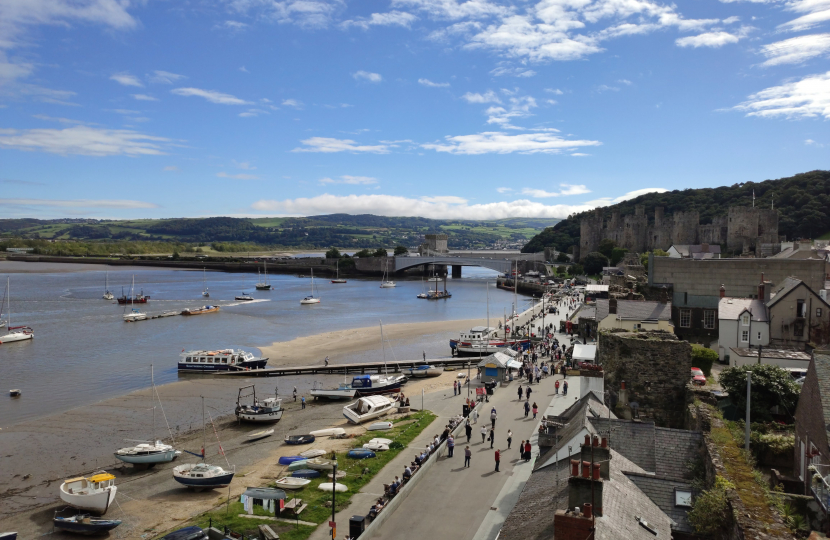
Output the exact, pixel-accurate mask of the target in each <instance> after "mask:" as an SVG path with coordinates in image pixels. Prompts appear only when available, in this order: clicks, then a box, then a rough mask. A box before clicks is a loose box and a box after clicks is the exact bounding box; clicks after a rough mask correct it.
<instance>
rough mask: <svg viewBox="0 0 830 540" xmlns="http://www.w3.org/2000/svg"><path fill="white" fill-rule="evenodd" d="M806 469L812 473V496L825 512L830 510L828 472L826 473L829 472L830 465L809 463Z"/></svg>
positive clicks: (829, 477)
mask: <svg viewBox="0 0 830 540" xmlns="http://www.w3.org/2000/svg"><path fill="white" fill-rule="evenodd" d="M820 469H824V474H822V473H821V472H820ZM808 471H809V474H812V475H813V480H812V483H811V490H812V491H813V496H814V497H815V498H816V500H817V501H818V503H819V504H820V505H821V507H822V509H824V512H825V513H826V512H828V510H830V474H828V473H830V466H828V465H821V464H815V465H810V466H809V467H808Z"/></svg>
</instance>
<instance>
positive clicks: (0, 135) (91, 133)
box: [0, 126, 170, 156]
mask: <svg viewBox="0 0 830 540" xmlns="http://www.w3.org/2000/svg"><path fill="white" fill-rule="evenodd" d="M169 142H170V139H166V138H164V137H155V136H152V135H145V134H143V133H139V132H137V131H132V130H128V129H99V128H94V127H89V126H75V127H70V128H65V129H28V130H16V129H2V128H0V148H13V149H17V150H39V151H42V152H49V153H52V154H62V155H69V154H80V155H85V156H118V155H121V156H140V155H162V154H164V153H165V152H164V150H163V148H162V145H163V144H164V143H169Z"/></svg>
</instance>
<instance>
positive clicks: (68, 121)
mask: <svg viewBox="0 0 830 540" xmlns="http://www.w3.org/2000/svg"><path fill="white" fill-rule="evenodd" d="M32 118H37V119H38V120H44V121H46V122H58V123H60V124H84V125H89V124H90V123H89V122H84V121H83V120H73V119H71V118H56V117H54V116H47V115H45V114H33V115H32Z"/></svg>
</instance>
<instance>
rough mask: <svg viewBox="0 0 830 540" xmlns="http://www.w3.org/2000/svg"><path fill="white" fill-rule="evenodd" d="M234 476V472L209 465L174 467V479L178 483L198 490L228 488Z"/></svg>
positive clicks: (187, 464) (190, 464) (196, 464)
mask: <svg viewBox="0 0 830 540" xmlns="http://www.w3.org/2000/svg"><path fill="white" fill-rule="evenodd" d="M233 475H234V472H233V471H226V470H225V469H223V468H222V467H220V466H219V465H208V464H207V463H186V464H184V465H179V466H177V467H173V479H174V480H176V482H178V483H180V484H182V485H183V486H185V487H188V488H191V489H197V490H198V489H214V488H223V487H228V485H229V484H230V483H231V480H233Z"/></svg>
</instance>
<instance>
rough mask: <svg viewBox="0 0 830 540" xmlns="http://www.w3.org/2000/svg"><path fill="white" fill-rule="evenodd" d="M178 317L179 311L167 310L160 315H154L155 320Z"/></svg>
mask: <svg viewBox="0 0 830 540" xmlns="http://www.w3.org/2000/svg"><path fill="white" fill-rule="evenodd" d="M177 315H179V312H178V311H173V310H167V311H162V312H161V313H159V314H158V315H154V316H153V318H154V319H163V318H165V317H175V316H177Z"/></svg>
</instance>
